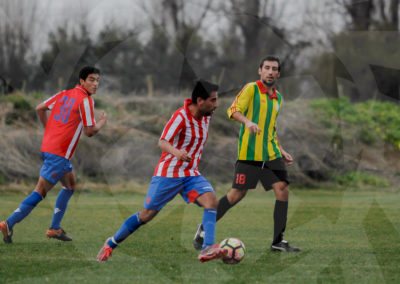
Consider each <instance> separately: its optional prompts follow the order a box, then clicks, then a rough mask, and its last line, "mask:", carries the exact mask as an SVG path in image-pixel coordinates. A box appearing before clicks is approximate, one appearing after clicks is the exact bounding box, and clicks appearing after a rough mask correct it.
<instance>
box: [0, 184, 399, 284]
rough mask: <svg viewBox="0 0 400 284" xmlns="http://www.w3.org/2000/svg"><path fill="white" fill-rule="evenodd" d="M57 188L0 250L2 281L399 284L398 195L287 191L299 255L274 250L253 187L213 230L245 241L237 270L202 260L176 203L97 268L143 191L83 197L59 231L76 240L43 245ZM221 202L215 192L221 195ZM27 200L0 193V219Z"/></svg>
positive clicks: (185, 210) (186, 215) (197, 212)
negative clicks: (108, 242)
mask: <svg viewBox="0 0 400 284" xmlns="http://www.w3.org/2000/svg"><path fill="white" fill-rule="evenodd" d="M57 193H58V190H55V191H54V192H51V193H50V194H49V196H48V198H46V200H45V201H43V202H42V203H41V204H40V205H39V206H38V207H37V208H36V209H35V210H34V211H33V212H32V213H31V215H30V216H29V217H28V218H27V219H25V220H24V221H23V222H21V223H20V224H17V225H16V226H15V227H14V238H13V240H14V243H13V244H4V243H2V242H1V244H0V263H1V265H0V283H12V282H18V283H45V282H57V283H99V282H101V283H200V282H202V283H332V282H337V283H385V282H386V283H400V269H399V267H400V233H399V232H400V209H399V204H400V196H399V195H398V194H396V193H382V192H378V191H373V192H354V191H348V190H346V191H333V192H329V191H325V190H313V191H309V190H292V195H291V201H290V207H289V219H288V226H287V228H288V229H287V234H286V238H287V239H288V240H289V241H291V243H292V244H293V245H296V246H299V247H301V248H302V252H300V253H297V254H295V253H285V254H280V253H271V252H270V251H269V245H270V241H271V238H272V230H273V223H272V212H273V205H274V196H273V194H272V193H271V192H269V193H264V192H263V191H262V190H260V189H257V190H255V191H252V192H250V193H249V194H248V196H247V197H246V198H245V199H244V200H243V201H242V202H241V203H240V204H239V205H237V206H236V207H234V208H233V209H232V210H231V211H230V212H228V214H227V215H226V216H225V217H224V218H223V219H222V220H221V221H220V222H219V223H218V224H217V233H216V240H218V241H221V240H222V239H224V238H225V237H229V236H231V237H237V238H239V239H241V240H242V241H243V242H244V243H245V245H246V248H247V255H246V257H245V258H244V260H243V261H242V263H240V264H238V265H227V264H223V263H222V261H220V260H217V261H211V262H208V263H200V262H198V260H197V254H198V252H197V251H195V250H194V249H193V248H192V238H193V234H194V232H195V230H196V226H197V224H198V223H199V222H200V220H201V218H202V210H201V209H200V208H198V207H197V206H195V205H186V204H184V202H183V201H182V200H181V198H180V197H179V196H178V197H177V198H176V199H175V200H174V201H173V202H171V203H170V204H168V205H167V206H166V207H165V208H164V209H163V211H161V213H160V214H159V215H158V216H157V217H156V218H155V219H154V220H153V221H152V222H151V223H149V224H147V225H145V226H143V227H141V228H140V229H139V230H138V231H137V232H136V233H135V234H134V235H132V236H130V237H129V238H128V239H127V240H126V241H125V242H124V243H122V244H121V245H120V246H119V247H118V248H117V249H116V250H115V251H114V255H113V257H112V259H111V261H110V262H108V263H97V262H96V254H97V252H98V250H99V249H100V248H101V246H102V245H103V242H104V240H105V239H106V238H107V237H108V236H110V235H112V234H113V233H114V232H115V231H116V230H117V229H118V228H119V226H120V225H121V223H122V222H123V220H124V219H125V218H126V217H127V216H129V215H131V214H132V213H134V212H136V210H137V209H139V208H140V207H141V205H142V203H143V200H144V196H143V194H140V193H131V194H129V193H118V194H117V193H116V194H105V193H81V194H78V193H77V194H75V195H74V196H73V198H72V199H71V201H70V206H69V210H68V212H67V214H66V216H65V218H64V221H63V224H62V225H63V228H64V229H65V230H66V231H67V232H68V234H69V235H70V236H71V237H73V239H74V240H73V242H69V243H62V242H60V241H57V240H48V239H46V236H45V232H46V230H47V227H48V226H49V224H50V222H51V217H52V211H53V206H54V202H55V198H56V194H57ZM218 195H221V194H218ZM23 198H24V196H23V195H17V194H13V193H1V198H0V218H1V219H4V218H5V217H7V216H8V215H9V214H10V213H11V212H12V211H13V210H15V208H16V207H18V205H19V204H20V202H21V201H22V199H23Z"/></svg>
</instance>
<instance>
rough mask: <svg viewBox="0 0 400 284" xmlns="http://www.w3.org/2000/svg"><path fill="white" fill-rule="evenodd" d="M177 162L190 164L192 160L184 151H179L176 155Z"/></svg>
mask: <svg viewBox="0 0 400 284" xmlns="http://www.w3.org/2000/svg"><path fill="white" fill-rule="evenodd" d="M176 157H177V158H178V160H181V161H184V162H191V161H192V158H191V157H190V156H189V155H188V153H187V152H186V150H179V151H178V154H177V155H176Z"/></svg>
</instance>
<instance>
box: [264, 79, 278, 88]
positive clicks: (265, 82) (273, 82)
mask: <svg viewBox="0 0 400 284" xmlns="http://www.w3.org/2000/svg"><path fill="white" fill-rule="evenodd" d="M263 83H264V84H265V85H267V86H268V87H272V86H273V85H275V80H274V81H272V82H270V83H268V82H267V81H264V80H263Z"/></svg>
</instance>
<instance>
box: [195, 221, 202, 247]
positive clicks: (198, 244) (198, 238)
mask: <svg viewBox="0 0 400 284" xmlns="http://www.w3.org/2000/svg"><path fill="white" fill-rule="evenodd" d="M203 243H204V229H203V224H199V225H198V227H197V232H196V234H195V235H194V239H193V247H194V249H195V250H201V248H202V247H203Z"/></svg>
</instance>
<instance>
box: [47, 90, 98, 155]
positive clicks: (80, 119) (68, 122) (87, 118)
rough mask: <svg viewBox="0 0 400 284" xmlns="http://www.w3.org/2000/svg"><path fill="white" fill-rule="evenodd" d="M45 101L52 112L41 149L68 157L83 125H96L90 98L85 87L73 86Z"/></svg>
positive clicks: (76, 142) (73, 150)
mask: <svg viewBox="0 0 400 284" xmlns="http://www.w3.org/2000/svg"><path fill="white" fill-rule="evenodd" d="M45 104H46V105H47V107H48V108H49V109H50V110H51V113H50V116H49V119H48V121H47V125H46V129H45V131H44V136H43V142H42V148H41V151H42V152H47V153H51V154H54V155H58V156H61V157H64V158H66V159H70V158H71V157H72V155H73V153H74V152H75V148H76V146H77V144H78V141H79V138H80V136H81V133H82V129H83V127H84V126H93V125H95V120H94V112H93V109H94V106H93V99H92V97H90V96H89V94H88V93H87V92H86V90H85V89H83V88H82V87H80V86H76V87H75V88H74V89H71V90H68V91H62V92H60V93H58V94H56V95H54V96H52V97H51V98H49V99H48V100H46V101H45Z"/></svg>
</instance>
